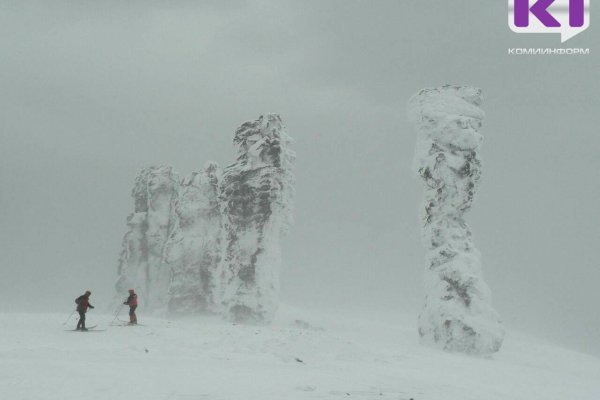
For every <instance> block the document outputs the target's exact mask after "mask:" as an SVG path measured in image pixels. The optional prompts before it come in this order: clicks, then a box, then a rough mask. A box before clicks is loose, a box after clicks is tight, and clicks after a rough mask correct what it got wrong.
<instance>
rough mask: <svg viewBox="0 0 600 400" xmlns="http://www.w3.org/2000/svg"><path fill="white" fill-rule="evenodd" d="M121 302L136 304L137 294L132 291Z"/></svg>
mask: <svg viewBox="0 0 600 400" xmlns="http://www.w3.org/2000/svg"><path fill="white" fill-rule="evenodd" d="M123 304H127V305H128V306H129V307H133V306H137V305H138V302H137V294H135V293H132V294H130V295H129V297H128V298H127V300H125V303H123Z"/></svg>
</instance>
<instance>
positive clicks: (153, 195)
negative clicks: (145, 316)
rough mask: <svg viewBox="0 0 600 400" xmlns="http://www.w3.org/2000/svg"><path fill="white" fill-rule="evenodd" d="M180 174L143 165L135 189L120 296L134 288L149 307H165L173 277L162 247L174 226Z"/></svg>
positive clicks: (122, 258) (119, 288)
mask: <svg viewBox="0 0 600 400" xmlns="http://www.w3.org/2000/svg"><path fill="white" fill-rule="evenodd" d="M177 185H178V184H177V176H176V174H175V173H174V172H173V170H172V168H171V167H169V166H160V167H149V168H144V169H143V170H142V171H141V172H140V174H139V175H138V177H137V178H136V182H135V186H134V188H133V191H132V197H133V198H134V202H135V208H134V212H133V214H131V215H130V216H129V217H128V219H127V225H128V226H129V231H128V232H127V233H126V234H125V237H124V238H123V251H122V253H121V258H120V260H119V267H118V274H119V278H118V280H117V283H116V285H115V287H116V289H117V296H123V295H126V294H127V289H128V288H134V289H136V291H137V292H138V294H139V296H140V300H141V303H142V304H143V307H144V308H145V309H147V310H157V309H161V308H163V307H164V306H165V305H166V303H167V291H168V287H169V283H170V280H171V274H170V270H169V268H168V267H167V266H166V265H165V264H164V262H163V251H164V248H165V244H166V242H167V238H168V235H169V233H170V231H171V230H172V227H173V222H174V212H173V208H174V205H175V201H176V200H177Z"/></svg>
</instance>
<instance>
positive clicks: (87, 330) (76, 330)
mask: <svg viewBox="0 0 600 400" xmlns="http://www.w3.org/2000/svg"><path fill="white" fill-rule="evenodd" d="M97 326H98V325H92V326H90V327H89V328H86V330H85V331H82V330H81V329H65V331H66V332H102V331H105V330H106V329H96V327H97Z"/></svg>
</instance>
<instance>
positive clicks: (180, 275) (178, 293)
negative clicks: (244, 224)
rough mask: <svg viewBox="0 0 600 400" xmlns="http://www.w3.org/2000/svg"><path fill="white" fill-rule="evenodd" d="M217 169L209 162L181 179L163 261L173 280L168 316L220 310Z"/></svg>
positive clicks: (219, 231) (220, 227) (219, 212)
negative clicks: (174, 218) (172, 225)
mask: <svg viewBox="0 0 600 400" xmlns="http://www.w3.org/2000/svg"><path fill="white" fill-rule="evenodd" d="M219 174H220V171H219V168H218V166H217V164H216V163H213V162H209V163H208V164H207V165H206V166H205V168H204V171H202V172H194V173H192V174H190V175H189V176H188V177H186V178H185V179H183V180H182V182H181V187H180V195H179V199H178V201H177V203H176V205H175V214H176V216H177V222H176V224H175V227H174V229H173V231H172V232H171V236H170V237H169V240H168V242H167V246H166V250H165V262H166V263H167V264H168V265H169V266H170V268H171V272H172V277H171V284H170V287H169V307H168V310H169V313H170V314H189V313H202V312H216V311H218V309H219V300H220V299H219V296H218V294H219V292H220V290H219V288H220V276H219V275H220V274H219V273H218V267H219V264H220V254H221V250H222V249H221V243H222V242H221V235H222V218H221V211H220V208H219V198H218V195H219Z"/></svg>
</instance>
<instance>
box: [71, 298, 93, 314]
mask: <svg viewBox="0 0 600 400" xmlns="http://www.w3.org/2000/svg"><path fill="white" fill-rule="evenodd" d="M75 303H77V311H78V312H87V310H88V307H89V308H94V306H93V305H91V304H90V297H89V296H86V295H85V294H83V295H81V296H79V297H78V298H76V299H75Z"/></svg>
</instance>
